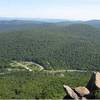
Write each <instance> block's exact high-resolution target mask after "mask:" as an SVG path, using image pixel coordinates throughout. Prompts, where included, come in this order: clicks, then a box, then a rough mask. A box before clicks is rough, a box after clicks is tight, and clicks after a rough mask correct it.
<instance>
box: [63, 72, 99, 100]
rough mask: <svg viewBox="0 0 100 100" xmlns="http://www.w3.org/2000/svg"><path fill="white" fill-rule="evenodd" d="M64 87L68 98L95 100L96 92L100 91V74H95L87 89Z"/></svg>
mask: <svg viewBox="0 0 100 100" xmlns="http://www.w3.org/2000/svg"><path fill="white" fill-rule="evenodd" d="M63 87H64V89H65V91H66V93H67V94H68V96H69V97H70V98H72V99H74V100H86V99H88V98H89V99H93V98H94V99H95V92H96V91H97V90H99V89H100V73H99V72H93V74H92V75H91V78H90V80H89V82H88V83H87V85H86V87H82V86H79V87H75V88H71V87H69V86H68V85H64V86H63ZM66 97H67V96H66ZM66 97H65V99H66Z"/></svg>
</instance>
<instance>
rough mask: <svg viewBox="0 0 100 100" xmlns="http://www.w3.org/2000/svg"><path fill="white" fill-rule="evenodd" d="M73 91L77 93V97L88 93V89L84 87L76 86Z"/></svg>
mask: <svg viewBox="0 0 100 100" xmlns="http://www.w3.org/2000/svg"><path fill="white" fill-rule="evenodd" d="M74 91H75V92H76V93H77V94H78V96H79V97H84V96H87V95H89V94H90V91H89V90H88V89H87V88H86V87H81V86H80V87H76V88H74Z"/></svg>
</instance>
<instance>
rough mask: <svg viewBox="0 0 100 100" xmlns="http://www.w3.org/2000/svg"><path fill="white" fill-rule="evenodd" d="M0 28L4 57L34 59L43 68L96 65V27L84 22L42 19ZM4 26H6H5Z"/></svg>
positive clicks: (99, 61)
mask: <svg viewBox="0 0 100 100" xmlns="http://www.w3.org/2000/svg"><path fill="white" fill-rule="evenodd" d="M14 28H15V29H17V30H16V31H15V30H11V29H10V30H9V31H6V32H4V31H3V32H2V31H1V32H0V65H1V67H7V65H5V66H3V65H2V62H3V61H4V60H16V61H34V62H36V63H39V64H40V65H43V66H44V67H45V68H55V69H57V68H59V69H63V68H64V69H65V68H66V69H91V70H95V69H98V70H99V69H100V67H99V66H100V30H99V29H97V28H94V27H92V26H89V25H86V24H74V25H69V26H59V25H58V26H57V25H55V24H49V23H42V24H38V25H32V26H31V27H29V25H27V27H26V26H25V27H24V25H23V28H21V27H14ZM5 30H6V28H5Z"/></svg>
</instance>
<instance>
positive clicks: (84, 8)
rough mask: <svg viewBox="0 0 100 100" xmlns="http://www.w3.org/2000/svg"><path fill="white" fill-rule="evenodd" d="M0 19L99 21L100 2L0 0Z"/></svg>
mask: <svg viewBox="0 0 100 100" xmlns="http://www.w3.org/2000/svg"><path fill="white" fill-rule="evenodd" d="M0 17H17V18H50V19H69V20H90V19H100V0H0Z"/></svg>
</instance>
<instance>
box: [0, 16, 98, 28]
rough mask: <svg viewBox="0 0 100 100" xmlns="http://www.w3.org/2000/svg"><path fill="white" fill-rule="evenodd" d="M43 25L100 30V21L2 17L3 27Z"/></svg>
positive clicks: (0, 20) (0, 22) (0, 18)
mask: <svg viewBox="0 0 100 100" xmlns="http://www.w3.org/2000/svg"><path fill="white" fill-rule="evenodd" d="M41 23H49V24H50V23H52V24H57V25H71V24H88V25H92V26H94V27H97V28H100V20H87V21H81V20H76V21H75V20H66V19H46V18H45V19H42V18H10V17H0V24H2V25H7V24H8V25H9V24H15V25H21V24H41Z"/></svg>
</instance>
